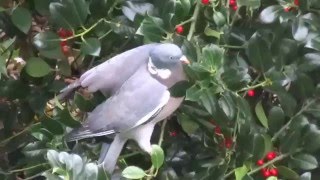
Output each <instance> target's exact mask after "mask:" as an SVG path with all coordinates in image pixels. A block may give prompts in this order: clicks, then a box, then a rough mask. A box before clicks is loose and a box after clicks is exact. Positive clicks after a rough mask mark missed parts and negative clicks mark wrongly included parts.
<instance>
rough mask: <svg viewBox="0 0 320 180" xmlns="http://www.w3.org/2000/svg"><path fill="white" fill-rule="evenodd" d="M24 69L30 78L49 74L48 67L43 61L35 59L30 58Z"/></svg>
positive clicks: (49, 69)
mask: <svg viewBox="0 0 320 180" xmlns="http://www.w3.org/2000/svg"><path fill="white" fill-rule="evenodd" d="M25 68H26V72H27V73H28V74H29V75H30V76H32V77H43V76H46V75H47V74H49V73H50V72H51V68H50V66H49V65H48V64H47V63H46V62H45V61H44V60H43V59H41V58H37V57H32V58H30V59H29V60H28V61H27V64H26V67H25Z"/></svg>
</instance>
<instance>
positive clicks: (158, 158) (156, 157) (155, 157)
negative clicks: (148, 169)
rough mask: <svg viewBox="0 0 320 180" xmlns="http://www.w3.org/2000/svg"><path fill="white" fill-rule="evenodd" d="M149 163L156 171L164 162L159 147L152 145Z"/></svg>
mask: <svg viewBox="0 0 320 180" xmlns="http://www.w3.org/2000/svg"><path fill="white" fill-rule="evenodd" d="M151 162H152V165H153V167H155V168H156V169H159V168H160V167H161V166H162V164H163V162H164V152H163V150H162V148H161V147H160V146H159V145H152V150H151Z"/></svg>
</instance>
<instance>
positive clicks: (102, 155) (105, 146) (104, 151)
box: [98, 143, 111, 164]
mask: <svg viewBox="0 0 320 180" xmlns="http://www.w3.org/2000/svg"><path fill="white" fill-rule="evenodd" d="M110 146H111V144H110V143H102V146H101V151H100V157H99V160H98V164H102V163H103V160H104V159H105V157H106V155H107V153H108V150H109V148H110Z"/></svg>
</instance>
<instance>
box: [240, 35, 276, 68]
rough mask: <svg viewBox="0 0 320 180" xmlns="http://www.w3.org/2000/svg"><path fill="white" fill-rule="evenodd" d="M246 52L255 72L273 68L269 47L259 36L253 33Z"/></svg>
mask: <svg viewBox="0 0 320 180" xmlns="http://www.w3.org/2000/svg"><path fill="white" fill-rule="evenodd" d="M246 52H247V55H248V57H249V61H250V62H251V63H252V66H253V67H255V68H256V69H257V70H259V71H262V72H265V71H267V70H269V69H270V68H271V67H272V66H273V61H272V56H271V51H270V49H269V46H268V44H267V42H266V41H265V40H264V39H263V38H262V37H261V35H260V34H258V33H255V34H254V35H253V36H252V37H251V38H250V40H249V42H248V47H247V49H246Z"/></svg>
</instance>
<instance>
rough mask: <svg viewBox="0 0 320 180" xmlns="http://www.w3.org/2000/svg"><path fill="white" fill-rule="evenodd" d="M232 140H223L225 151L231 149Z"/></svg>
mask: <svg viewBox="0 0 320 180" xmlns="http://www.w3.org/2000/svg"><path fill="white" fill-rule="evenodd" d="M232 143H233V142H232V139H231V138H226V139H225V140H224V146H225V147H226V148H227V149H230V148H231V147H232Z"/></svg>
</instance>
